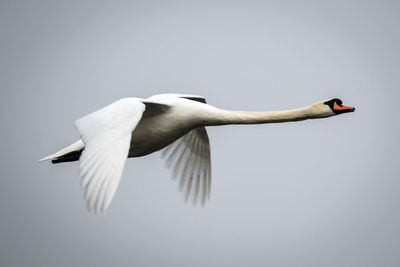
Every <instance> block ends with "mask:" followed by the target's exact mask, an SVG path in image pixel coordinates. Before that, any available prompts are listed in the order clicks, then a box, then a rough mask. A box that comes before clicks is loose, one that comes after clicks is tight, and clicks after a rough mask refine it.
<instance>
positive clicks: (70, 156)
mask: <svg viewBox="0 0 400 267" xmlns="http://www.w3.org/2000/svg"><path fill="white" fill-rule="evenodd" d="M82 151H83V150H79V151H72V152H69V153H67V154H65V155H62V156H60V157H58V158H56V159H53V160H52V161H51V162H52V163H54V164H56V163H62V162H70V161H77V160H79V158H80V156H81V154H82Z"/></svg>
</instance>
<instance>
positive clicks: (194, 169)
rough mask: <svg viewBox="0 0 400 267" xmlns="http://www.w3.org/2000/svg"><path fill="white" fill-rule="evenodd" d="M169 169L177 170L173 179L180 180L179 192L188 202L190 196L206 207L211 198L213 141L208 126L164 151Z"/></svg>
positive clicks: (191, 132) (195, 130)
mask: <svg viewBox="0 0 400 267" xmlns="http://www.w3.org/2000/svg"><path fill="white" fill-rule="evenodd" d="M162 157H163V158H165V159H166V166H167V167H168V168H170V169H172V171H173V178H179V190H180V191H183V192H184V197H185V200H186V201H187V200H188V199H189V198H190V197H191V200H192V203H193V204H194V205H196V203H197V201H198V200H200V202H201V204H202V205H204V204H205V201H206V199H209V197H210V190H211V157H210V141H209V139H208V135H207V131H206V129H205V128H204V127H200V128H196V129H193V130H192V131H190V132H189V133H187V134H186V135H184V136H183V137H181V138H180V139H178V140H177V141H175V142H174V143H172V144H171V145H169V146H168V147H166V148H165V149H164V151H163V152H162Z"/></svg>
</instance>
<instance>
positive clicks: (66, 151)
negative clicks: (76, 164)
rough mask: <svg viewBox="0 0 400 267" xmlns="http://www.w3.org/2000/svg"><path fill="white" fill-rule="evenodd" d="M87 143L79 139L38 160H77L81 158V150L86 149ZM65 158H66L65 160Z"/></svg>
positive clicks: (54, 161) (56, 161)
mask: <svg viewBox="0 0 400 267" xmlns="http://www.w3.org/2000/svg"><path fill="white" fill-rule="evenodd" d="M84 147H85V145H84V144H83V142H82V140H79V141H77V142H75V143H73V144H72V145H70V146H67V147H65V148H63V149H61V150H60V151H58V152H56V153H54V154H52V155H50V156H47V157H44V158H42V159H39V160H38V162H41V161H45V160H49V159H51V160H52V162H53V163H58V162H65V161H75V160H78V159H79V156H80V154H81V151H82V150H83V149H84ZM63 159H65V160H63Z"/></svg>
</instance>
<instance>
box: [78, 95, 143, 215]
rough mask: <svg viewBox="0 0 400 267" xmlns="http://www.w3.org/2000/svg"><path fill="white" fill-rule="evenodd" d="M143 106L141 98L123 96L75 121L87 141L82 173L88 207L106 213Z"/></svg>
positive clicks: (81, 161) (80, 171) (81, 167)
mask: <svg viewBox="0 0 400 267" xmlns="http://www.w3.org/2000/svg"><path fill="white" fill-rule="evenodd" d="M144 110H145V105H144V104H143V103H142V102H141V101H140V99H138V98H124V99H121V100H118V101H117V102H114V103H112V104H111V105H109V106H106V107H105V108H103V109H100V110H98V111H96V112H94V113H91V114H89V115H87V116H85V117H83V118H81V119H78V120H77V121H76V122H75V125H76V128H77V129H78V132H79V135H80V136H81V138H82V140H83V142H84V144H85V149H84V150H83V152H82V155H81V157H80V159H79V163H80V166H79V173H80V176H81V179H82V183H81V185H82V188H84V190H85V199H86V202H87V207H88V210H89V211H91V210H94V211H95V212H96V213H100V212H102V213H104V212H105V210H106V209H107V207H108V206H109V204H110V202H111V200H112V198H113V196H114V194H115V191H116V189H117V187H118V184H119V181H120V179H121V175H122V171H123V168H124V164H125V161H126V158H127V156H128V151H129V146H130V141H131V135H132V131H133V130H134V129H135V127H136V125H137V124H138V122H139V121H140V119H141V117H142V115H143V112H144Z"/></svg>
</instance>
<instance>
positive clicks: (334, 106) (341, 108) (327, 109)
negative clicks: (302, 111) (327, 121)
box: [310, 98, 355, 118]
mask: <svg viewBox="0 0 400 267" xmlns="http://www.w3.org/2000/svg"><path fill="white" fill-rule="evenodd" d="M354 110H355V108H354V107H348V106H345V105H343V102H342V100H340V99H339V98H332V99H325V100H322V101H319V102H317V103H315V104H312V105H311V106H310V111H311V113H312V116H314V117H316V118H325V117H330V116H335V115H339V114H342V113H347V112H353V111H354Z"/></svg>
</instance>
